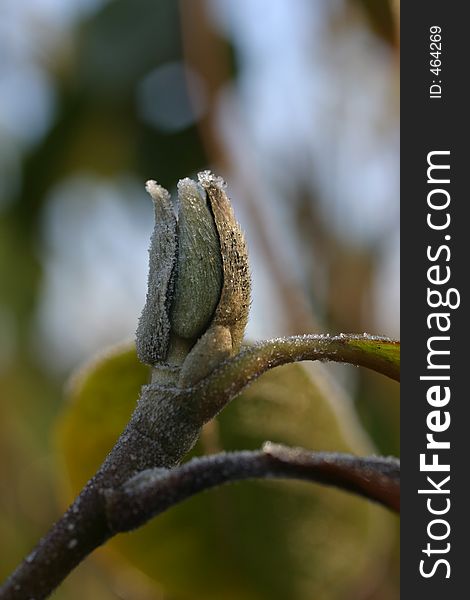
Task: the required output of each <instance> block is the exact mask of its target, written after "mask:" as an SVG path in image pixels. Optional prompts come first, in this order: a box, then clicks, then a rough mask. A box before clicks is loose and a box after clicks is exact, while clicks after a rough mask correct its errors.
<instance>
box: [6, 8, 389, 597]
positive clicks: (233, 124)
mask: <svg viewBox="0 0 470 600" xmlns="http://www.w3.org/2000/svg"><path fill="white" fill-rule="evenodd" d="M398 10H399V8H398V3H397V2H392V1H391V0H372V1H370V0H181V1H180V2H176V1H174V0H159V1H158V2H155V1H153V0H132V1H131V0H108V1H106V0H19V1H18V0H0V275H1V279H0V282H1V283H0V394H1V396H0V400H1V403H0V540H1V541H0V578H3V577H5V576H6V575H7V574H8V572H9V571H10V570H11V569H12V568H13V567H14V566H15V565H16V564H17V562H18V561H19V560H20V558H21V557H22V556H23V555H24V554H26V553H27V552H29V550H30V549H31V547H32V545H33V544H34V543H35V542H36V541H37V539H38V538H39V536H40V535H41V534H42V533H44V531H45V530H46V529H47V527H48V526H49V524H50V523H51V522H52V521H53V520H54V519H55V518H56V517H57V515H58V514H59V510H60V508H59V504H58V501H57V494H56V477H55V475H54V469H55V462H54V448H53V444H52V441H51V437H52V435H51V432H52V430H53V427H54V422H55V419H56V416H57V414H59V413H60V410H61V405H62V402H63V394H62V392H63V386H64V382H65V381H66V378H67V377H68V375H69V374H70V372H71V370H72V369H73V368H74V367H76V366H77V365H79V364H80V362H81V361H83V360H84V359H86V358H87V357H89V356H90V354H92V353H93V352H95V351H96V350H98V349H100V348H102V347H103V346H106V345H108V344H110V343H113V342H117V341H120V340H122V339H124V338H130V337H132V336H133V335H134V331H135V328H136V323H137V318H138V316H139V314H140V311H141V309H142V306H143V304H144V300H145V291H146V278H147V247H148V242H149V236H150V232H151V229H152V226H153V214H152V205H151V201H150V198H149V197H147V195H146V193H145V191H144V182H145V181H146V180H147V179H150V178H152V179H156V180H157V181H158V182H159V183H160V184H162V185H163V186H165V187H167V188H168V189H169V190H174V189H175V185H176V182H177V180H178V179H179V178H181V177H185V176H192V175H195V174H196V172H197V171H199V170H202V169H205V168H210V169H212V170H213V171H214V172H215V173H217V174H220V175H222V176H223V177H224V179H225V180H226V181H227V183H228V189H229V192H230V195H231V197H232V200H233V204H234V208H235V212H236V215H237V217H238V218H239V220H240V222H241V224H242V227H243V229H244V231H245V232H246V237H247V241H248V245H249V250H250V260H251V267H252V272H253V306H252V312H251V318H250V322H249V326H248V336H249V337H250V338H252V339H261V338H269V337H275V336H280V335H290V334H297V333H308V332H329V333H339V332H358V333H362V332H370V333H376V334H384V335H389V336H392V337H399V287H398V286H399V230H398V223H399V154H398V150H399V129H398V119H399V104H398V99H399V96H398V82H399V62H398V40H399V31H398V24H397V23H398V18H399V15H398ZM331 369H332V373H333V375H334V377H335V378H336V379H337V380H338V381H340V383H341V385H343V386H344V387H345V388H346V390H347V391H348V393H349V395H350V396H351V398H352V399H353V401H354V403H355V406H356V408H357V411H358V414H359V416H360V419H361V421H362V423H363V425H364V427H365V429H366V430H367V431H368V433H369V435H370V436H371V438H372V439H373V441H374V443H375V445H376V447H377V451H378V452H380V453H382V454H395V455H397V454H398V451H399V439H398V423H399V417H398V402H397V387H396V386H394V384H393V383H389V382H388V381H387V380H384V378H382V377H379V376H376V375H374V374H373V373H369V372H365V371H364V370H355V369H352V368H347V367H344V366H342V367H339V368H333V367H332V368H331ZM78 573H79V574H78V575H77V574H75V575H74V576H73V577H72V578H71V581H69V582H68V583H67V584H66V585H64V586H63V588H62V590H61V591H60V592H59V593H58V594H57V596H56V597H57V598H63V599H74V598H83V597H87V598H97V599H99V600H101V599H103V600H108V599H112V598H134V597H135V598H137V597H138V596H137V595H134V596H133V595H132V594H131V595H130V596H125V595H122V593H121V594H120V595H119V594H118V593H117V592H113V591H112V589H111V588H112V586H110V584H109V576H108V575H106V574H105V573H103V572H102V571H101V569H100V567H99V566H97V565H95V564H94V563H93V561H89V562H87V564H86V565H84V566H82V567H81V568H80V570H79V572H78ZM78 582H80V585H81V586H83V587H82V588H79V585H78ZM77 590H78V591H77ZM139 597H140V596H139ZM371 597H372V596H371ZM373 597H374V598H380V597H382V596H380V595H375V596H373ZM383 597H385V596H383ZM386 597H387V598H391V597H392V596H390V595H388V596H386Z"/></svg>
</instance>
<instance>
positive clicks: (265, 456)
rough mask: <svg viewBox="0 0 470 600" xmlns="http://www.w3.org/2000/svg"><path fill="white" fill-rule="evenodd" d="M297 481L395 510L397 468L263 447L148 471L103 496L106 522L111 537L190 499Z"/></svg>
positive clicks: (387, 462)
mask: <svg viewBox="0 0 470 600" xmlns="http://www.w3.org/2000/svg"><path fill="white" fill-rule="evenodd" d="M273 478H274V479H301V480H305V481H311V482H316V483H323V484H327V485H332V486H335V487H337V488H340V489H343V490H346V491H350V492H353V493H356V494H359V495H361V496H364V497H365V498H368V499H369V500H374V501H376V502H378V503H380V504H382V505H384V506H386V507H388V508H390V509H392V510H394V511H397V512H398V511H399V510H400V463H399V461H398V460H397V459H395V458H378V457H366V458H360V457H356V456H352V455H347V454H336V453H327V452H310V451H307V450H303V449H300V448H288V447H285V446H281V445H277V444H272V443H270V442H267V443H266V444H265V445H264V446H263V449H262V450H260V451H251V452H250V451H241V452H231V453H222V454H216V455H213V456H205V457H202V458H195V459H193V460H191V461H189V462H188V463H186V464H184V465H183V466H181V467H177V468H174V469H171V470H168V469H149V470H147V471H143V472H142V473H139V474H138V475H136V476H135V477H132V478H131V479H130V480H128V481H127V482H126V483H125V484H124V485H123V486H122V487H120V488H118V489H114V490H108V491H107V493H106V511H107V521H108V524H109V526H110V528H111V530H112V531H113V532H114V533H118V532H122V531H129V530H132V529H135V528H137V527H140V526H141V525H143V524H144V523H146V522H147V521H148V520H149V519H151V518H152V517H154V516H156V515H158V514H160V513H162V512H164V511H165V510H167V509H168V508H170V507H172V506H174V505H175V504H177V503H179V502H181V501H183V500H185V499H187V498H189V497H191V496H194V495H195V494H197V493H199V492H201V491H203V490H208V489H211V488H213V487H216V486H219V485H221V484H224V483H230V482H234V481H241V480H245V479H273Z"/></svg>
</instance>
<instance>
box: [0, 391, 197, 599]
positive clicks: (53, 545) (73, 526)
mask: <svg viewBox="0 0 470 600" xmlns="http://www.w3.org/2000/svg"><path fill="white" fill-rule="evenodd" d="M170 402H171V405H170V406H169V403H170ZM184 407H185V405H184V403H181V402H178V398H177V396H176V398H175V395H174V394H173V393H171V392H170V391H168V390H165V389H164V388H158V387H157V386H145V387H144V388H143V390H142V394H141V397H140V400H139V403H138V406H137V408H136V411H135V412H134V415H133V417H132V419H131V421H130V423H129V425H128V426H127V428H126V429H125V431H124V432H123V433H122V435H121V436H120V438H119V440H118V442H117V444H116V445H115V447H114V448H113V450H112V451H111V452H110V454H109V455H108V457H107V458H106V460H105V461H104V463H103V465H102V467H101V468H100V470H99V471H98V472H97V474H96V475H95V476H94V477H93V478H92V479H91V480H90V481H89V482H88V483H87V485H86V486H85V488H84V489H83V490H82V492H81V493H80V494H79V496H78V497H77V498H76V500H75V501H74V503H73V504H72V505H71V506H70V507H69V509H68V510H67V512H66V513H65V514H64V515H63V516H62V517H61V518H60V519H59V520H58V521H57V522H56V523H55V524H54V525H53V526H52V528H51V529H50V530H49V532H48V533H47V534H46V535H45V536H44V537H43V538H42V540H41V541H40V542H39V544H38V545H37V546H36V548H34V550H33V551H32V552H31V553H30V554H29V555H28V556H27V557H26V558H25V560H24V561H23V562H22V563H21V564H20V565H19V567H18V568H17V569H16V570H15V571H14V573H13V574H12V575H11V576H10V577H9V579H8V580H7V581H6V582H5V583H4V585H3V586H2V587H1V588H0V599H1V600H33V599H34V600H41V599H42V598H46V597H47V596H48V595H49V594H50V593H51V592H52V591H53V590H54V589H55V588H56V587H57V586H58V585H59V584H60V583H61V582H62V581H63V580H64V579H65V577H66V576H67V575H68V574H69V573H70V572H71V571H72V570H73V569H74V568H75V567H76V566H77V565H78V564H79V563H80V562H81V561H82V560H83V559H84V558H86V557H87V556H88V555H89V554H90V553H91V552H92V551H93V550H94V549H95V548H97V547H98V546H101V545H102V544H103V543H104V542H105V541H106V540H107V539H108V538H109V537H111V536H112V535H114V533H113V532H112V530H111V528H110V526H109V523H108V521H107V516H106V505H105V493H106V491H107V490H110V489H113V488H115V487H118V486H120V485H122V484H123V483H124V482H125V481H127V480H128V479H129V477H132V476H134V475H135V474H136V473H139V472H140V471H142V470H144V469H150V468H155V467H165V468H168V467H172V466H174V465H176V464H177V463H178V462H179V461H180V460H181V458H182V457H183V456H184V455H185V454H186V452H187V451H188V450H189V449H190V447H191V446H192V444H193V443H194V442H195V440H196V439H197V436H198V433H199V426H198V425H197V424H193V423H192V420H191V417H190V415H189V414H188V413H187V411H185V410H184ZM181 429H182V430H183V437H181V436H180V437H178V436H177V439H178V440H179V442H180V443H175V440H173V439H172V436H171V435H170V432H174V431H179V430H181ZM143 431H146V432H148V433H143Z"/></svg>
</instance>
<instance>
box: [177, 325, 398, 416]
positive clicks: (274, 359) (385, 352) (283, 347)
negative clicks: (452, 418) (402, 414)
mask: <svg viewBox="0 0 470 600" xmlns="http://www.w3.org/2000/svg"><path fill="white" fill-rule="evenodd" d="M302 360H319V361H334V362H342V363H349V364H352V365H356V366H363V367H367V368H369V369H372V370H374V371H377V372H378V373H381V374H383V375H387V376H388V377H391V378H392V379H395V380H396V381H399V380H400V342H398V341H395V340H391V339H389V338H386V337H378V336H372V335H367V334H364V335H356V334H348V335H346V334H341V335H337V336H330V335H301V336H293V337H287V338H279V339H273V340H268V341H266V342H261V343H259V344H255V345H253V346H246V347H244V348H243V349H242V350H241V351H240V352H239V353H238V354H237V355H236V356H234V357H233V358H230V359H229V360H227V361H225V362H224V363H222V364H221V365H220V366H219V367H218V368H216V369H215V370H214V371H213V372H212V373H211V375H209V376H208V377H206V378H205V379H204V380H203V381H202V382H201V383H199V384H198V385H197V386H195V387H194V388H192V389H190V390H189V389H188V390H187V391H188V392H189V391H190V392H191V393H192V394H193V395H194V396H195V397H196V398H198V399H199V411H200V413H199V416H200V418H201V419H202V422H203V423H204V422H207V421H209V420H210V419H212V418H213V417H214V416H215V415H216V414H217V413H218V412H220V411H221V410H222V408H224V406H225V405H226V404H227V403H228V402H229V401H230V400H232V399H233V398H234V397H235V396H236V395H237V394H238V393H240V392H241V391H242V390H243V389H244V388H245V387H246V386H247V385H249V384H250V383H252V382H253V381H254V380H255V379H257V378H258V377H260V376H261V375H262V374H263V373H265V372H266V371H269V369H273V368H274V367H278V366H280V365H285V364H288V363H292V362H299V361H302Z"/></svg>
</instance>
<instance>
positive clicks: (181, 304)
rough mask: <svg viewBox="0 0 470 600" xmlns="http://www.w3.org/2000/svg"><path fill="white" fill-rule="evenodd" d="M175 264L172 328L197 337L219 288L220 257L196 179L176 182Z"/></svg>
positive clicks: (178, 332) (209, 318)
mask: <svg viewBox="0 0 470 600" xmlns="http://www.w3.org/2000/svg"><path fill="white" fill-rule="evenodd" d="M178 201H179V207H178V227H177V232H178V233H177V235H178V263H177V265H178V266H177V278H176V284H175V295H174V299H173V304H172V306H171V312H170V320H171V329H172V332H174V333H175V334H176V335H179V336H180V337H183V338H186V339H194V341H196V340H197V338H199V337H200V336H201V335H202V334H203V333H204V332H205V331H206V329H207V327H208V325H209V323H210V321H211V319H212V317H213V314H214V311H215V309H216V307H217V304H218V303H219V298H220V292H221V289H222V256H221V254H220V247H219V237H218V234H217V230H216V228H215V223H214V219H213V217H212V214H211V212H210V210H209V206H208V204H207V196H206V193H205V191H204V190H203V189H202V188H201V186H199V185H198V184H197V183H196V182H195V181H192V180H191V179H182V180H181V181H180V182H179V183H178Z"/></svg>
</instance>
